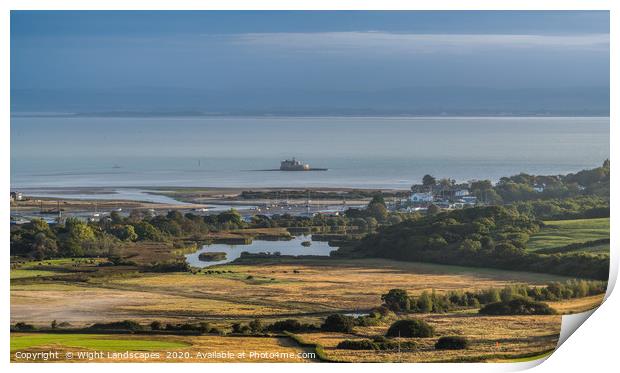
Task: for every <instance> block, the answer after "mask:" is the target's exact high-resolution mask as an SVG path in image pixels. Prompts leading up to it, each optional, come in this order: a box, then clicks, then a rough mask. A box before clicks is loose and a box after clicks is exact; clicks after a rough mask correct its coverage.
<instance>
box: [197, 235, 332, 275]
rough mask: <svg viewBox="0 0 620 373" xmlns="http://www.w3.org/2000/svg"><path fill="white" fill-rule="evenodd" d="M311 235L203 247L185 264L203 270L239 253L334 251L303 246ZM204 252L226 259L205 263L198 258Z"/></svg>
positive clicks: (315, 243) (316, 244)
mask: <svg viewBox="0 0 620 373" xmlns="http://www.w3.org/2000/svg"><path fill="white" fill-rule="evenodd" d="M311 239H312V236H311V235H307V236H306V235H301V236H297V237H295V238H294V239H292V240H290V241H261V240H254V241H253V242H252V243H251V244H249V245H229V244H213V245H204V246H203V247H202V248H201V249H200V250H198V251H197V252H195V253H193V254H188V255H185V258H186V260H187V263H188V264H189V265H191V266H192V267H198V268H205V267H210V266H214V265H217V264H224V263H229V262H232V261H233V260H235V259H237V258H239V257H240V256H241V253H242V252H244V251H247V252H249V253H254V254H256V253H275V252H276V251H278V252H280V254H282V255H317V256H329V253H330V252H331V251H334V250H336V248H335V247H330V246H329V245H328V244H327V242H320V241H312V245H310V246H303V245H302V242H304V241H311ZM204 252H224V253H226V259H225V260H220V261H216V262H205V261H202V260H200V259H199V258H198V256H199V255H200V254H201V253H204Z"/></svg>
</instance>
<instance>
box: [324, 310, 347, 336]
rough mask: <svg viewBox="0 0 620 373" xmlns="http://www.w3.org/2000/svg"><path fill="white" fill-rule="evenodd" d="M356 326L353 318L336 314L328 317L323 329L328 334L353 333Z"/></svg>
mask: <svg viewBox="0 0 620 373" xmlns="http://www.w3.org/2000/svg"><path fill="white" fill-rule="evenodd" d="M354 325H355V320H354V319H353V318H352V317H350V316H344V315H340V314H337V313H336V314H333V315H329V316H327V318H326V319H325V322H324V323H323V325H321V329H323V330H325V331H328V332H342V333H351V332H352V331H353V326H354Z"/></svg>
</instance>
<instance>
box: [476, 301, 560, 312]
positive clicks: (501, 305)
mask: <svg viewBox="0 0 620 373" xmlns="http://www.w3.org/2000/svg"><path fill="white" fill-rule="evenodd" d="M478 312H479V313H481V314H483V315H555V314H556V313H557V312H556V311H555V310H554V309H553V308H551V307H549V305H547V304H546V303H542V302H536V301H532V300H529V299H526V298H515V299H512V300H510V301H502V302H495V303H490V304H487V305H486V306H484V307H482V308H481V309H480V311H478Z"/></svg>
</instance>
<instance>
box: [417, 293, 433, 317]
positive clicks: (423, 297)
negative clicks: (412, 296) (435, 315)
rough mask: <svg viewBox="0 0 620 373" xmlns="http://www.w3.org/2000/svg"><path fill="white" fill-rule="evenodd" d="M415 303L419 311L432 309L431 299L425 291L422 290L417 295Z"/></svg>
mask: <svg viewBox="0 0 620 373" xmlns="http://www.w3.org/2000/svg"><path fill="white" fill-rule="evenodd" d="M416 305H417V306H418V309H419V310H420V312H431V311H432V310H433V299H432V298H431V296H430V295H429V294H428V292H427V291H423V292H422V294H420V296H419V297H418V299H417V302H416Z"/></svg>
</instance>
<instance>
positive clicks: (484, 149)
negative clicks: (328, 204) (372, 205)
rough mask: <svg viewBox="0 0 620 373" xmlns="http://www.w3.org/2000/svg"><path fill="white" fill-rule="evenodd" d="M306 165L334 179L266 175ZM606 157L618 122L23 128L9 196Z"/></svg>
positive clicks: (522, 166)
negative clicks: (294, 161)
mask: <svg viewBox="0 0 620 373" xmlns="http://www.w3.org/2000/svg"><path fill="white" fill-rule="evenodd" d="M293 156H295V157H297V158H298V159H301V160H303V161H305V162H307V163H310V164H311V166H313V167H325V168H329V170H328V171H325V172H261V171H255V170H260V169H271V168H278V167H279V162H280V160H282V159H285V158H289V157H293ZM608 157H609V118H524V117H512V118H511V117H500V118H488V117H483V118H447V117H435V118H419V117H417V118H350V117H349V118H332V117H323V118H232V117H227V118H53V117H52V118H18V117H14V118H12V119H11V187H12V188H35V187H36V188H47V187H86V186H97V187H100V186H113V187H139V186H213V187H266V186H290V187H309V186H316V187H319V186H324V187H359V188H408V187H409V186H410V185H411V184H412V183H413V182H418V181H420V180H421V178H422V176H423V175H424V174H427V173H430V174H432V175H435V176H437V177H451V178H454V179H457V180H459V181H464V180H469V179H474V178H475V179H480V178H488V179H492V180H497V179H499V178H500V177H502V176H506V175H513V174H516V173H519V172H528V173H534V174H560V173H568V172H575V171H578V170H581V169H583V168H591V167H596V166H598V165H600V164H601V163H602V162H603V160H604V159H606V158H608Z"/></svg>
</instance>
